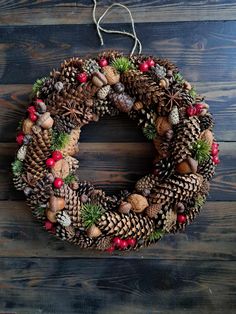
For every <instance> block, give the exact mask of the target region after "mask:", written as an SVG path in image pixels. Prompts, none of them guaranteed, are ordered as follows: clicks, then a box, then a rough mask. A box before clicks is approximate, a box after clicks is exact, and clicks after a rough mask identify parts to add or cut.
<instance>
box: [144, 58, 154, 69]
mask: <svg viewBox="0 0 236 314" xmlns="http://www.w3.org/2000/svg"><path fill="white" fill-rule="evenodd" d="M146 62H147V64H148V66H149V67H154V66H155V62H154V60H152V59H148V60H147V61H146Z"/></svg>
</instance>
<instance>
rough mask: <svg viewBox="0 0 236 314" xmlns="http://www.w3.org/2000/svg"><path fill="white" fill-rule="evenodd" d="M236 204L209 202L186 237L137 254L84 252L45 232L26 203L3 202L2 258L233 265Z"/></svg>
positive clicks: (0, 205) (174, 237) (171, 237)
mask: <svg viewBox="0 0 236 314" xmlns="http://www.w3.org/2000/svg"><path fill="white" fill-rule="evenodd" d="M235 208H236V202H207V203H206V205H205V206H204V209H203V210H202V213H201V215H199V217H198V218H197V219H196V220H195V222H194V223H193V224H192V225H191V226H188V228H187V230H186V232H185V233H179V234H175V235H166V236H165V237H164V238H163V239H162V240H161V241H159V243H157V244H155V245H152V246H151V247H149V248H145V249H141V250H140V251H137V252H126V253H120V252H115V253H114V255H110V254H108V253H106V252H97V251H92V250H82V249H79V248H78V247H76V246H73V245H71V244H68V243H65V242H63V241H60V240H58V239H56V238H55V237H54V236H51V235H50V234H48V233H47V232H46V231H45V230H43V229H42V227H41V225H40V223H38V222H37V221H36V220H35V219H34V218H33V217H32V215H31V212H30V209H29V208H28V207H27V206H26V204H25V203H24V202H23V201H20V202H13V201H1V202H0V234H1V251H0V257H87V258H88V257H96V258H104V257H106V258H113V257H116V258H122V259H123V260H124V259H130V258H145V259H147V258H148V259H158V260H163V259H164V260H178V261H179V260H185V261H186V260H188V261H190V260H191V261H192V260H201V261H202V260H212V261H216V260H217V261H218V260H220V261H230V260H235V258H236V249H235V245H234V244H235V240H236V236H235V232H234V229H235V224H236V213H235Z"/></svg>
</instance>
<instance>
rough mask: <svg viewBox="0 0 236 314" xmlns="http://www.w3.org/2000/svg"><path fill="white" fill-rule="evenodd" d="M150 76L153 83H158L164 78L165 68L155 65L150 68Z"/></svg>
mask: <svg viewBox="0 0 236 314" xmlns="http://www.w3.org/2000/svg"><path fill="white" fill-rule="evenodd" d="M150 75H151V77H152V78H153V79H154V80H155V81H157V82H159V81H160V79H162V78H163V77H165V76H166V68H165V67H163V66H161V65H159V64H156V65H155V66H154V67H151V71H150Z"/></svg>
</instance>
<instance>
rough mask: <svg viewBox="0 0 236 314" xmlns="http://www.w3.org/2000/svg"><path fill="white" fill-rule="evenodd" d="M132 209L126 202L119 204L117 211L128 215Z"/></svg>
mask: <svg viewBox="0 0 236 314" xmlns="http://www.w3.org/2000/svg"><path fill="white" fill-rule="evenodd" d="M131 209H132V205H131V204H130V203H128V202H121V204H120V206H119V209H118V211H119V212H120V213H122V214H128V213H129V212H130V210H131Z"/></svg>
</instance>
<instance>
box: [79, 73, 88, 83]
mask: <svg viewBox="0 0 236 314" xmlns="http://www.w3.org/2000/svg"><path fill="white" fill-rule="evenodd" d="M87 79H88V76H87V73H86V72H83V73H80V74H78V75H77V80H78V81H79V82H80V83H86V82H87Z"/></svg>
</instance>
